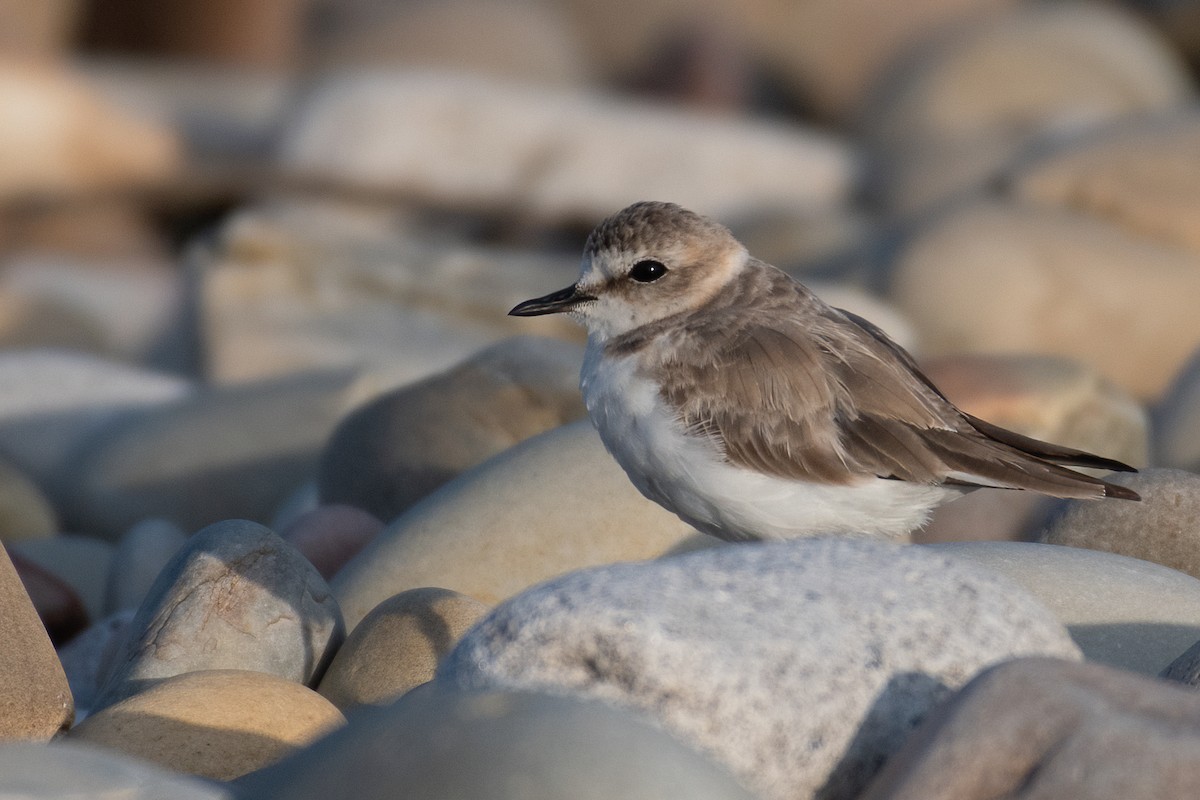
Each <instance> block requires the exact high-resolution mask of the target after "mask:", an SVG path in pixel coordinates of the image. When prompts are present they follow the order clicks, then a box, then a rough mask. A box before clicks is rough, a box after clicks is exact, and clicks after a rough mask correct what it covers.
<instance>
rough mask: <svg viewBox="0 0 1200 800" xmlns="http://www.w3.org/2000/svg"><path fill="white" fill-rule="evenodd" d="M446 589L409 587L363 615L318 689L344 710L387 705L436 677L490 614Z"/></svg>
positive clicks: (475, 603) (477, 603)
mask: <svg viewBox="0 0 1200 800" xmlns="http://www.w3.org/2000/svg"><path fill="white" fill-rule="evenodd" d="M487 609H488V607H487V606H485V605H484V604H483V603H480V602H479V601H478V600H475V599H474V598H471V597H467V596H466V595H463V594H459V593H458V592H452V591H449V590H447V589H435V588H423V589H410V590H408V591H406V592H401V593H400V594H398V595H396V596H395V597H392V598H389V599H388V600H385V601H383V602H382V603H380V604H379V605H377V606H376V607H375V608H373V609H372V610H371V613H369V614H367V616H366V617H364V618H363V620H362V622H360V623H359V624H358V627H356V628H355V629H354V631H353V633H351V635H350V636H348V637H347V638H346V641H345V643H344V644H343V645H342V646H341V648H340V649H339V650H338V652H337V655H336V656H334V658H333V662H332V663H330V665H329V669H328V671H326V673H325V677H324V678H322V679H321V685H320V687H319V688H318V691H320V693H321V694H322V695H324V696H325V697H326V699H328V700H329V701H330V702H331V703H333V704H334V705H335V706H337V707H338V708H340V709H342V710H343V711H348V710H349V709H351V708H353V707H354V706H360V705H366V704H371V705H386V704H387V703H390V702H391V701H393V700H395V699H396V698H398V697H399V696H400V695H402V694H404V693H405V692H407V691H408V690H409V689H412V688H413V687H415V686H419V685H420V684H422V683H425V682H426V681H430V680H433V674H434V671H435V670H436V669H437V665H438V662H439V661H440V660H441V658H442V656H444V655H446V653H448V652H450V649H451V648H452V647H454V645H455V644H457V643H458V640H459V638H460V637H461V636H462V635H463V634H464V633H466V632H467V630H468V629H470V627H471V626H472V625H474V624H475V622H476V621H477V620H478V619H479V618H480V617H482V616H483V615H484V613H486V612H487Z"/></svg>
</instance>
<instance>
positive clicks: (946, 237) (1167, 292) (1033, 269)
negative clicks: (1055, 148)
mask: <svg viewBox="0 0 1200 800" xmlns="http://www.w3.org/2000/svg"><path fill="white" fill-rule="evenodd" d="M1198 294H1200V261H1198V260H1197V258H1196V256H1195V255H1194V254H1192V253H1189V252H1187V251H1184V250H1180V249H1171V248H1167V247H1163V246H1162V245H1161V244H1160V243H1158V242H1155V241H1153V240H1149V239H1146V238H1142V237H1135V236H1132V235H1130V234H1128V233H1126V232H1124V231H1122V230H1120V229H1118V228H1116V227H1115V226H1112V225H1109V224H1108V223H1106V222H1103V221H1100V220H1097V219H1095V218H1092V217H1089V216H1085V215H1081V214H1077V213H1073V212H1069V211H1063V210H1058V209H1052V208H1036V207H1030V206H1021V205H1013V204H1007V203H1000V202H980V203H974V204H969V205H967V206H965V207H962V208H959V209H956V210H955V211H954V212H952V213H949V214H946V215H945V216H943V217H941V218H940V219H938V220H937V221H935V222H934V223H932V224H931V225H929V226H928V227H927V228H925V229H924V230H922V231H921V232H919V233H918V234H917V235H916V236H915V237H913V239H912V240H911V241H909V242H908V243H907V244H906V245H905V246H904V247H903V248H902V249H901V251H900V254H899V257H898V260H897V263H896V265H895V274H894V276H893V286H892V297H893V299H894V300H895V302H896V304H897V305H898V306H899V307H900V310H901V311H903V312H904V313H905V314H906V315H907V316H908V318H909V319H910V320H911V321H912V323H913V325H914V326H915V327H916V329H917V333H918V337H919V339H920V341H921V349H922V353H923V355H925V356H927V357H933V356H938V355H946V354H952V353H1003V352H1026V353H1043V354H1052V355H1060V356H1068V357H1070V358H1073V359H1075V360H1077V361H1081V362H1083V363H1085V364H1090V365H1092V366H1094V367H1096V368H1097V369H1098V370H1099V371H1100V373H1101V374H1102V375H1104V376H1105V377H1107V378H1108V379H1110V380H1112V381H1114V382H1116V383H1117V384H1118V385H1120V386H1122V387H1124V388H1125V389H1126V390H1128V391H1130V392H1132V393H1133V394H1134V395H1135V396H1137V397H1142V398H1146V397H1153V396H1156V395H1157V394H1158V393H1160V392H1161V391H1162V390H1163V388H1164V387H1165V386H1166V384H1167V382H1168V381H1169V380H1170V379H1171V378H1172V377H1173V376H1174V375H1175V373H1176V372H1177V371H1178V369H1179V368H1180V366H1181V365H1182V364H1183V362H1184V361H1185V360H1186V359H1187V358H1188V356H1190V355H1191V353H1192V352H1193V351H1194V350H1195V349H1196V346H1197V344H1198V343H1200V316H1197V315H1196V314H1195V309H1194V307H1193V303H1192V301H1191V299H1192V298H1193V297H1196V296H1197V295H1198Z"/></svg>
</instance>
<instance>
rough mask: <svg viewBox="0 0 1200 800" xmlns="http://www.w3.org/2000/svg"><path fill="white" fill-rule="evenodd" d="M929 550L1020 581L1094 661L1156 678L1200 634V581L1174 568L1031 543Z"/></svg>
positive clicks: (947, 545)
mask: <svg viewBox="0 0 1200 800" xmlns="http://www.w3.org/2000/svg"><path fill="white" fill-rule="evenodd" d="M1099 502H1100V503H1102V504H1106V503H1105V501H1099ZM1112 502H1114V503H1115V502H1116V501H1112ZM1131 505H1136V503H1135V504H1131ZM931 547H933V548H934V549H935V550H937V551H938V552H942V553H946V554H948V555H950V556H952V557H954V558H957V559H959V560H962V561H970V562H973V563H975V564H977V565H979V566H980V567H983V568H985V569H989V570H991V571H993V572H996V573H999V574H1001V575H1003V576H1004V577H1005V578H1007V579H1009V580H1011V581H1012V582H1013V583H1016V584H1017V585H1019V586H1021V587H1022V588H1023V589H1025V591H1027V592H1029V593H1030V594H1031V595H1033V596H1034V597H1036V598H1037V599H1038V601H1039V602H1041V604H1042V605H1043V606H1045V607H1046V608H1047V609H1049V610H1050V612H1051V613H1052V614H1054V616H1055V617H1056V618H1057V619H1058V621H1059V622H1061V623H1062V624H1063V625H1065V626H1066V628H1067V631H1068V632H1069V633H1070V634H1071V638H1073V639H1074V640H1075V643H1076V644H1077V645H1079V649H1080V650H1082V651H1083V654H1084V656H1086V657H1087V658H1088V659H1089V660H1091V661H1098V662H1101V663H1104V664H1109V665H1111V666H1114V667H1120V668H1121V669H1126V670H1131V671H1133V672H1140V673H1142V674H1144V675H1157V674H1158V673H1159V671H1160V670H1161V669H1162V668H1163V667H1164V666H1165V665H1167V664H1169V663H1170V662H1171V660H1172V659H1174V658H1175V657H1176V656H1177V655H1179V654H1180V653H1182V652H1183V651H1184V650H1185V649H1187V648H1188V647H1189V646H1190V645H1191V644H1192V643H1193V642H1195V641H1196V640H1197V639H1200V581H1197V580H1196V579H1195V578H1192V577H1190V576H1188V575H1184V574H1183V573H1181V572H1177V571H1175V570H1173V569H1167V568H1166V567H1162V566H1159V565H1158V564H1151V563H1149V562H1146V561H1140V560H1138V559H1134V558H1126V557H1124V556H1119V555H1114V554H1112V553H1101V552H1097V551H1095V550H1082V549H1079V548H1074V547H1055V546H1051V545H1046V544H1035V543H1032V542H947V543H943V544H937V545H931Z"/></svg>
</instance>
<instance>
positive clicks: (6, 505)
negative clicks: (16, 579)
mask: <svg viewBox="0 0 1200 800" xmlns="http://www.w3.org/2000/svg"><path fill="white" fill-rule="evenodd" d="M58 530H59V528H58V515H57V514H56V513H55V512H54V509H53V508H52V507H51V505H50V501H48V500H47V499H46V497H45V496H44V495H43V494H42V491H41V489H39V488H38V487H37V485H36V484H35V483H34V482H33V481H31V480H30V479H29V478H28V477H27V476H26V475H25V473H23V472H21V471H20V470H19V469H17V468H16V467H14V466H13V465H11V464H9V463H8V462H7V461H3V460H0V542H15V541H19V540H21V539H42V538H45V537H48V536H53V535H54V534H56V533H58Z"/></svg>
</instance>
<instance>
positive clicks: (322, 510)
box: [280, 504, 383, 580]
mask: <svg viewBox="0 0 1200 800" xmlns="http://www.w3.org/2000/svg"><path fill="white" fill-rule="evenodd" d="M382 530H383V523H382V522H380V521H379V520H378V519H377V518H376V517H374V516H372V515H371V514H369V513H367V512H366V511H363V510H362V509H361V508H356V507H354V506H347V505H337V504H331V505H324V506H317V507H316V508H314V509H313V510H312V511H309V512H308V513H306V514H304V515H303V516H301V517H300V518H298V519H297V520H296V521H295V522H293V523H292V524H291V525H289V526H288V527H287V528H285V529H284V530H283V531H281V532H280V536H282V537H283V539H284V541H286V542H288V543H289V544H291V545H292V546H293V547H295V548H296V549H297V550H299V551H300V552H301V553H303V554H304V557H305V558H307V559H308V560H309V561H311V562H312V565H313V566H314V567H316V568H317V572H319V573H321V577H322V578H325V579H326V580H328V579H330V578H332V577H333V576H334V574H336V573H337V571H338V570H339V569H341V568H342V565H344V564H345V563H346V562H347V561H349V560H350V559H352V558H354V556H356V555H358V553H359V551H360V550H362V549H363V548H364V547H366V545H367V542H369V541H371V540H372V539H374V538H375V536H376V535H378V534H379V532H380V531H382Z"/></svg>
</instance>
